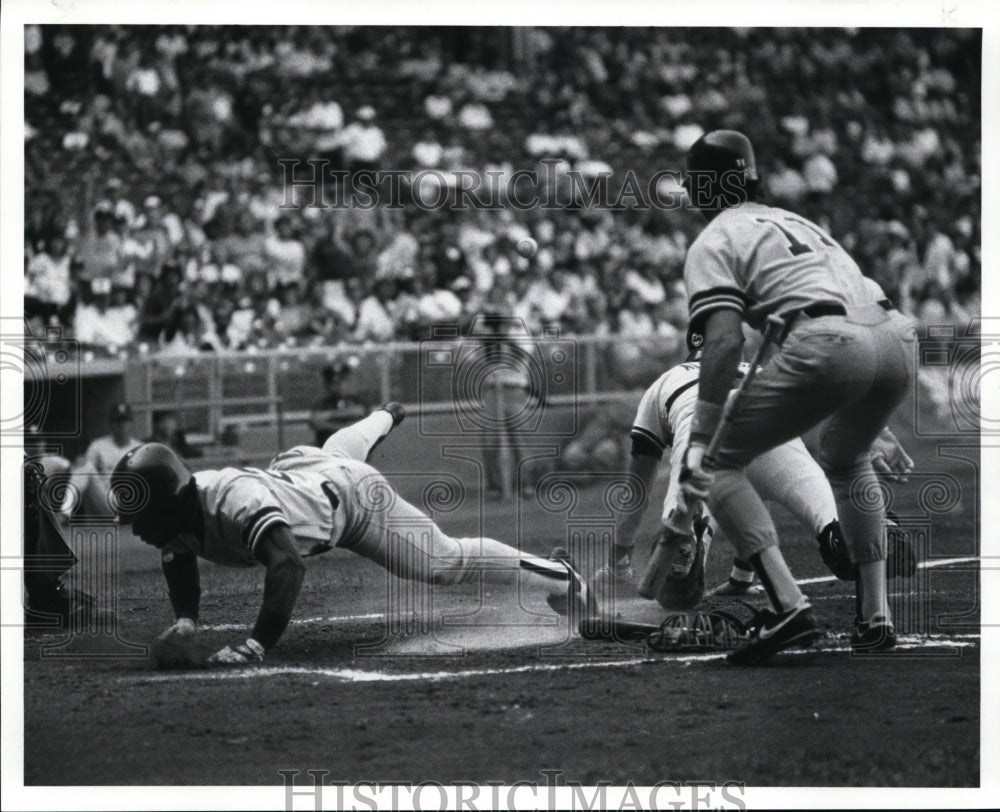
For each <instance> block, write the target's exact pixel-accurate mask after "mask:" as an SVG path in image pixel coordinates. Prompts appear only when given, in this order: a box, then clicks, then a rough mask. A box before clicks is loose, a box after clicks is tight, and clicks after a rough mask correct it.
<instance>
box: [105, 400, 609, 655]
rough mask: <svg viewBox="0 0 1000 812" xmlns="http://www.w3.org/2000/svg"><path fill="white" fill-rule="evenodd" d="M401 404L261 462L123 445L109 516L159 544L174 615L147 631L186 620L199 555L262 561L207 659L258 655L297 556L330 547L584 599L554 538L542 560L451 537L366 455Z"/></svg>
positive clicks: (289, 600) (281, 623) (403, 569)
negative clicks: (258, 579) (209, 462)
mask: <svg viewBox="0 0 1000 812" xmlns="http://www.w3.org/2000/svg"><path fill="white" fill-rule="evenodd" d="M404 414H405V413H404V410H403V407H402V405H401V404H398V403H388V404H386V405H385V406H382V407H381V408H379V409H377V410H376V411H374V412H373V413H372V414H370V415H369V416H368V417H366V418H364V419H363V420H360V421H358V422H357V423H354V424H353V425H351V426H347V427H345V428H343V429H341V430H340V431H338V432H336V433H335V434H334V435H333V436H331V437H330V439H328V440H327V441H326V443H324V445H323V447H322V448H315V447H312V446H296V447H295V448H292V449H290V450H289V451H286V452H284V453H283V454H280V455H278V456H277V457H276V458H275V459H274V460H273V461H272V462H271V464H270V465H269V466H268V468H267V469H266V470H260V469H254V468H224V469H222V470H220V471H199V472H198V473H195V474H192V473H191V472H190V471H189V470H188V469H187V468H186V467H185V466H184V464H183V463H182V462H181V461H180V459H179V458H178V457H177V456H176V455H175V454H174V452H173V451H171V450H170V449H169V448H167V446H164V445H161V444H158V443H147V444H144V445H141V446H139V447H138V448H136V449H134V450H132V451H130V452H129V453H128V454H126V455H125V456H124V457H123V458H122V459H121V460H120V461H119V463H118V464H117V465H116V466H115V470H114V472H113V473H112V477H111V500H112V504H113V506H114V507H115V510H116V513H117V515H118V520H119V522H120V523H121V524H123V525H131V526H132V528H133V530H134V531H135V533H136V535H138V536H139V538H141V539H142V540H143V541H144V542H146V543H147V544H151V545H153V546H154V547H157V548H159V549H160V550H161V551H162V554H161V560H162V568H163V574H164V576H165V578H166V582H167V588H168V590H169V596H170V602H171V605H172V606H173V610H174V615H175V617H176V622H175V623H174V624H173V625H172V626H170V627H169V628H168V629H167V630H166V631H165V632H164V633H163V634H162V635H161V636H160V638H158V642H159V643H165V642H166V641H169V640H170V639H171V638H176V637H180V638H183V637H188V636H190V635H193V634H194V633H195V631H196V626H197V622H198V609H199V600H200V596H201V590H200V586H199V576H198V558H199V557H201V558H204V559H207V560H209V561H214V562H216V563H219V564H223V565H226V566H231V567H253V566H256V565H258V564H260V565H263V566H264V567H266V568H267V574H266V576H265V579H264V598H263V605H262V606H261V608H260V612H259V614H258V616H257V621H256V624H255V625H254V627H253V631H252V633H251V635H250V637H249V638H248V639H246V640H245V641H243V642H242V643H238V644H235V645H232V646H226V647H225V648H222V649H220V650H219V651H217V652H215V653H214V654H212V655H211V656H210V657H209V658H208V663H209V664H223V665H225V664H236V665H238V664H244V663H253V662H259V661H260V660H262V659H263V658H264V654H265V653H266V652H267V651H268V650H270V649H271V648H273V647H274V645H275V644H276V643H277V642H278V640H279V638H280V637H281V635H282V634H283V633H284V631H285V628H286V626H287V625H288V622H289V619H290V618H291V615H292V611H293V609H294V607H295V602H296V599H297V598H298V595H299V591H300V589H301V586H302V582H303V578H304V577H305V563H304V559H307V558H311V557H313V556H316V555H319V554H322V553H324V552H327V551H329V550H331V549H332V548H333V547H341V548H343V549H346V550H351V551H352V552H355V553H358V554H359V555H363V556H364V557H366V558H370V559H371V560H372V561H375V562H377V563H379V564H381V565H382V566H383V567H385V569H387V570H388V571H389V572H391V573H392V574H393V575H396V576H398V577H400V578H407V579H411V580H418V581H423V582H425V583H432V584H445V585H450V584H459V583H464V582H468V581H471V580H473V579H475V578H478V577H480V575H482V576H483V577H484V578H485V579H486V580H488V581H490V582H492V583H501V584H509V585H512V586H513V588H515V589H516V588H517V586H518V580H519V576H520V583H521V585H522V586H524V587H526V588H529V589H532V588H533V589H539V590H544V593H545V594H546V595H547V596H548V602H549V605H550V606H551V607H552V608H553V609H555V610H556V611H558V612H560V613H561V614H567V613H573V612H576V613H591V612H593V611H595V607H594V606H593V605H592V600H591V598H590V593H589V592H588V589H587V586H586V584H585V583H584V581H583V579H582V578H580V576H579V575H578V574H577V571H576V569H575V567H574V565H573V563H572V561H571V560H570V558H569V555H568V553H566V552H565V551H564V550H561V549H556V550H554V551H553V554H552V557H551V558H550V559H548V560H547V559H544V558H539V557H536V556H532V555H526V554H524V553H520V552H519V551H518V550H516V549H514V548H512V547H509V546H507V545H506V544H502V543H501V542H498V541H494V540H493V539H489V538H452V537H450V536H448V535H446V534H445V533H443V532H442V531H441V530H440V529H439V528H438V527H437V525H436V524H434V523H433V522H432V521H431V520H430V518H428V517H427V516H426V515H425V514H424V513H422V512H421V511H420V510H418V509H417V508H415V507H414V506H413V505H410V504H409V503H408V502H406V501H405V500H404V499H402V498H401V497H400V496H399V495H398V494H396V492H395V491H394V490H393V489H392V487H391V486H390V485H389V483H388V482H387V481H386V479H385V477H383V476H382V474H380V473H379V472H378V471H376V470H375V469H374V468H372V467H371V466H370V465H368V464H367V462H366V460H367V459H368V458H369V456H370V455H371V452H372V451H373V450H374V449H375V447H376V446H377V445H378V444H379V443H380V442H381V441H382V440H383V439H385V437H386V436H387V435H388V434H389V432H390V431H392V429H393V428H394V427H395V426H397V425H399V423H400V422H401V421H402V420H403V417H404Z"/></svg>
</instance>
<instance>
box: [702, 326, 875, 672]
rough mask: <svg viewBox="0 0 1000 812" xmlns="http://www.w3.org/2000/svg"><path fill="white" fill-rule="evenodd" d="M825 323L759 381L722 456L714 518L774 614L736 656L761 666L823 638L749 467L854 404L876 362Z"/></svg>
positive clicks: (847, 334)
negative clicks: (765, 659) (750, 567)
mask: <svg viewBox="0 0 1000 812" xmlns="http://www.w3.org/2000/svg"><path fill="white" fill-rule="evenodd" d="M823 322H830V320H829V319H818V320H816V322H814V323H812V326H811V328H809V329H807V328H808V327H809V326H807V328H803V329H802V330H801V331H799V332H798V333H797V334H793V336H792V337H791V338H790V339H789V341H787V342H786V344H785V345H784V346H782V347H781V349H780V350H779V351H778V353H777V354H776V356H775V358H774V359H773V360H772V362H771V363H770V364H769V365H768V366H767V367H766V368H765V369H764V370H762V371H761V372H760V373H759V374H758V375H757V376H756V377H755V378H754V381H753V382H752V384H751V385H750V388H749V389H748V390H747V392H746V396H745V398H744V400H743V402H742V404H741V406H740V409H739V410H738V412H737V413H736V414H735V415H734V416H733V420H732V421H731V423H730V426H729V429H728V431H727V434H726V437H725V440H724V442H723V446H722V448H721V449H720V450H719V453H718V455H717V463H718V464H717V469H716V472H715V482H714V483H713V485H712V488H711V493H710V497H709V507H710V508H711V510H712V515H713V516H714V517H715V518H716V521H717V522H718V523H719V526H720V527H721V528H722V530H723V531H724V532H725V533H726V535H727V536H728V537H729V538H730V541H731V542H732V543H733V545H734V547H735V548H736V551H737V554H738V555H739V556H740V557H741V558H743V559H744V560H748V561H749V562H750V563H751V564H752V565H753V568H754V570H755V572H756V573H757V575H758V577H760V579H761V583H762V584H763V586H764V588H765V590H766V591H767V594H768V597H769V598H770V600H771V603H772V605H773V606H774V608H775V610H776V614H775V615H773V616H765V617H764V618H763V619H762V620H761V630H760V632H759V633H758V634H756V635H754V637H753V638H752V640H751V642H750V643H749V644H748V645H746V646H744V647H743V648H742V649H738V650H737V651H736V652H734V653H733V655H731V657H730V659H731V660H732V661H734V662H755V661H757V660H758V659H760V658H761V657H764V656H767V655H769V654H771V653H774V651H778V650H780V649H782V648H786V647H789V646H791V645H795V644H798V643H799V642H811V641H812V639H814V638H815V636H816V635H817V634H818V627H817V626H816V622H815V619H814V618H813V616H812V613H811V610H810V608H809V602H808V600H807V599H806V597H805V596H804V595H803V594H802V592H801V590H800V589H799V587H798V584H797V583H796V582H795V579H794V577H793V576H792V573H791V571H790V570H789V568H788V565H787V564H786V563H785V560H784V557H783V556H782V555H781V551H780V550H779V548H778V535H777V531H776V529H775V527H774V522H773V520H772V519H771V515H770V513H769V512H768V511H767V508H766V507H765V506H764V502H763V500H762V499H761V497H760V495H759V494H758V493H757V491H756V490H755V489H754V487H753V485H751V483H750V480H749V479H748V478H747V475H746V472H745V470H744V469H745V468H746V467H747V466H748V465H749V464H750V463H751V462H752V461H753V460H754V459H755V458H757V457H758V456H760V455H761V454H764V453H766V452H767V451H770V450H771V449H773V448H776V447H778V446H779V445H781V444H783V443H786V442H788V441H789V440H792V439H793V438H795V437H799V436H801V435H802V434H803V433H804V432H805V431H807V430H808V429H809V428H811V427H812V426H813V425H815V424H817V423H819V422H820V421H821V420H822V419H823V418H825V417H826V416H827V415H828V414H830V413H831V411H834V410H836V409H837V408H839V407H841V406H844V405H846V404H847V403H850V402H851V401H852V400H854V399H855V398H856V397H857V394H856V390H855V389H854V387H855V386H857V385H860V387H861V391H866V389H867V388H868V386H870V383H871V381H872V379H873V378H874V374H875V367H876V364H875V360H874V358H873V357H872V356H871V353H870V352H868V348H867V347H865V346H864V345H863V344H862V343H859V342H856V341H855V340H854V335H853V329H854V328H843V327H842V326H841V325H840V324H839V323H838V324H835V325H832V324H825V323H823ZM841 334H843V340H841V338H842V336H841ZM831 355H832V359H831V358H830V357H829V356H831Z"/></svg>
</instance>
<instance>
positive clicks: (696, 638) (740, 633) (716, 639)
mask: <svg viewBox="0 0 1000 812" xmlns="http://www.w3.org/2000/svg"><path fill="white" fill-rule="evenodd" d="M747 636H748V630H747V625H746V624H745V623H744V622H743V621H742V620H740V619H739V618H738V617H736V616H735V615H732V614H730V613H729V612H723V611H718V610H716V611H711V612H679V613H677V614H674V615H669V616H667V618H666V619H665V620H664V621H663V623H661V624H660V628H659V629H658V630H657V631H655V632H653V633H652V634H651V635H650V636H649V638H648V640H647V641H646V644H647V645H648V646H649V647H650V648H651V649H653V651H661V652H669V653H677V652H684V651H729V650H731V649H734V648H736V647H737V646H738V645H740V644H741V643H743V642H745V641H746V639H747Z"/></svg>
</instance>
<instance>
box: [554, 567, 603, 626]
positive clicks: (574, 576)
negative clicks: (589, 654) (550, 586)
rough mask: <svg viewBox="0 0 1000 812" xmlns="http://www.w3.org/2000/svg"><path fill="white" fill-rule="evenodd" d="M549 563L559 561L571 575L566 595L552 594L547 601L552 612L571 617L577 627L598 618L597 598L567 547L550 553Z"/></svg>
mask: <svg viewBox="0 0 1000 812" xmlns="http://www.w3.org/2000/svg"><path fill="white" fill-rule="evenodd" d="M549 561H559V562H560V563H562V565H563V566H564V567H566V571H567V572H568V573H569V588H568V589H567V590H566V594H560V593H557V594H551V595H549V596H548V598H547V599H546V600H547V601H548V604H549V606H550V607H552V610H553V611H554V612H556V613H557V614H560V615H564V616H565V615H569V617H570V620H571V621H572V622H573V624H574V626H575V627H579V626H580V624H583V623H586V622H588V621H590V620H592V619H593V618H596V617H597V616H598V608H597V598H596V597H595V596H594V593H593V591H592V590H591V589H590V587H589V586H588V585H587V581H586V579H585V578H584V577H583V576H582V575H581V574H580V571H579V570H578V569H577V567H576V562H575V561H573V557H572V556H571V555H570V554H569V550H567V549H566V548H565V547H556V548H554V549H553V550H552V552H551V553H549Z"/></svg>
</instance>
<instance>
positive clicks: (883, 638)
mask: <svg viewBox="0 0 1000 812" xmlns="http://www.w3.org/2000/svg"><path fill="white" fill-rule="evenodd" d="M907 382H908V377H907V378H905V379H903V380H902V381H900V383H901V386H893V385H891V384H890V385H888V386H880V387H876V388H875V389H874V390H873V391H872V392H871V393H870V394H869V395H868V396H867V397H865V398H864V399H862V400H860V401H857V402H856V403H853V404H851V405H850V406H848V407H847V408H845V409H842V410H841V411H840V412H838V413H837V414H835V415H834V416H833V417H832V418H831V419H830V421H829V423H828V424H827V425H826V427H825V429H824V431H823V435H822V438H821V440H820V461H821V463H822V464H823V468H824V470H825V471H826V472H827V476H828V478H829V480H830V484H831V485H832V487H833V493H834V496H835V497H836V500H837V510H838V513H839V515H840V517H841V525H842V528H843V533H844V539H845V542H846V544H847V548H848V551H849V552H850V556H851V560H852V561H853V563H854V564H855V566H856V585H857V619H856V622H857V625H858V627H859V629H861V630H862V631H863V630H864V629H867V628H872V629H874V631H872V633H871V635H869V636H870V637H871V638H872V643H871V645H872V647H879V646H880V644H885V645H886V646H888V645H891V642H890V638H892V637H894V632H892V627H891V621H892V618H891V615H890V612H889V602H888V597H887V594H886V545H887V542H886V529H885V502H884V500H883V497H882V490H881V488H880V487H879V483H878V479H877V477H876V476H875V470H874V468H872V464H871V459H870V454H869V450H870V447H871V443H872V441H873V440H874V439H875V437H876V436H877V435H878V433H879V431H881V429H882V427H883V426H884V425H885V423H886V420H887V419H888V417H889V415H890V414H891V413H892V412H893V411H894V409H895V407H896V406H897V405H898V403H899V401H900V399H901V398H902V395H903V392H904V391H905V387H906V385H907ZM880 627H881V631H880V630H879V628H880ZM856 637H857V635H856ZM875 638H880V639H875Z"/></svg>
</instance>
